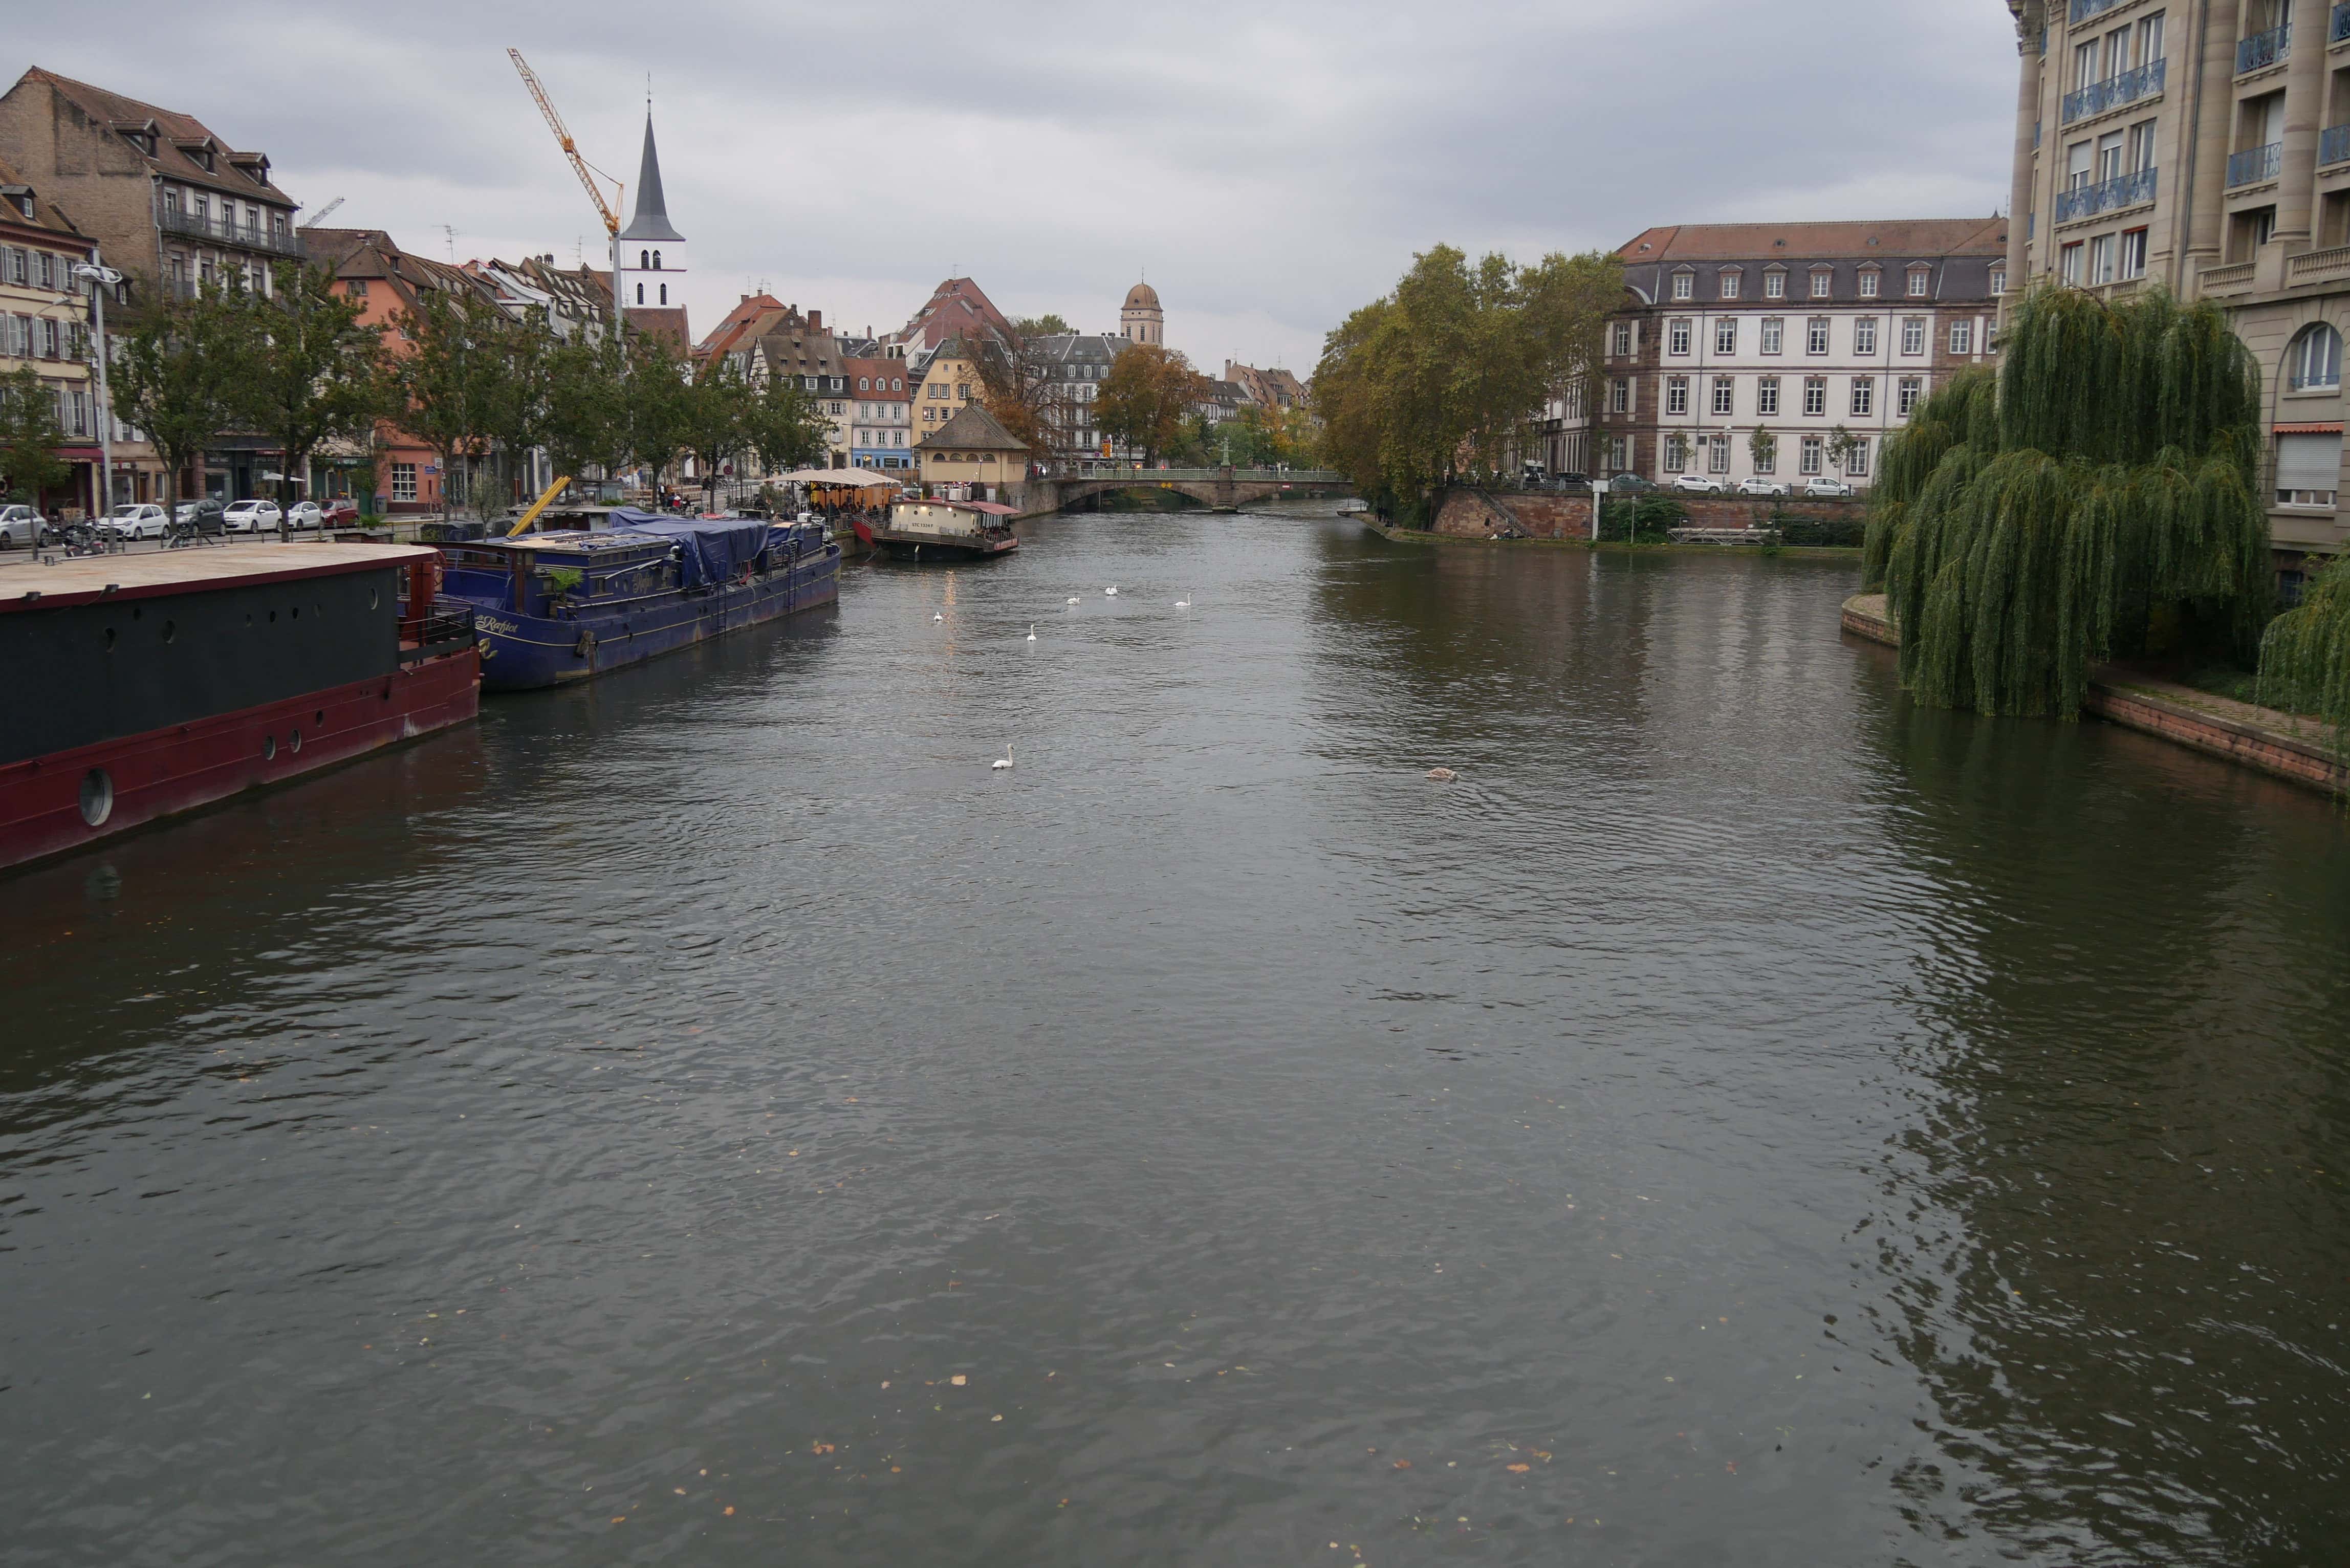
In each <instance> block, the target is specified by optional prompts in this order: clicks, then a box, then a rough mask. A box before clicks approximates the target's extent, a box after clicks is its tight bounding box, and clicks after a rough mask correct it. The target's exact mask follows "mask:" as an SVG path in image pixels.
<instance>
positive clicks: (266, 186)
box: [19, 66, 294, 207]
mask: <svg viewBox="0 0 2350 1568" xmlns="http://www.w3.org/2000/svg"><path fill="white" fill-rule="evenodd" d="M25 81H37V82H42V83H45V84H47V86H48V87H49V88H50V89H51V90H53V91H54V92H56V93H57V96H58V97H60V98H62V99H65V100H66V101H67V102H68V103H71V104H72V105H74V106H75V107H76V108H77V109H80V110H81V111H82V113H84V114H85V115H88V117H89V118H90V119H93V120H96V121H97V122H98V123H99V124H100V125H103V126H109V127H112V128H114V129H118V130H120V129H126V128H128V127H130V126H134V125H144V124H146V123H147V122H148V121H150V120H151V121H153V122H154V125H155V130H156V140H155V151H154V154H153V156H151V157H150V158H149V159H148V162H149V163H150V164H151V165H152V166H153V167H154V168H155V169H156V171H159V172H161V173H164V174H168V175H170V176H171V177H172V179H174V180H184V181H186V182H189V183H191V184H195V185H203V186H207V187H209V188H211V189H213V190H215V191H223V192H235V193H236V194H238V195H240V196H262V197H266V198H267V199H269V200H270V201H273V202H279V203H282V204H284V205H286V206H289V207H290V206H292V205H294V198H293V197H291V196H288V195H287V194H286V192H283V191H281V190H279V189H278V188H277V187H276V185H275V184H273V183H271V182H268V181H266V180H255V179H254V178H252V177H251V176H249V175H247V174H246V173H245V172H244V171H243V170H241V169H238V168H237V167H235V165H234V162H233V161H232V160H234V159H237V158H243V157H246V156H248V154H245V153H243V152H238V151H233V150H232V149H231V147H230V144H229V143H227V142H225V141H224V140H221V139H220V138H219V137H217V136H215V135H213V132H212V130H210V129H209V128H208V127H206V126H205V124H204V122H203V121H202V120H200V119H197V118H196V117H195V116H193V115H192V114H182V113H180V112H179V111H178V110H177V109H159V108H157V107H156V106H155V105H153V104H151V103H141V102H140V100H139V99H135V98H126V97H124V96H123V95H122V94H120V93H119V92H109V91H108V90H107V89H106V88H101V87H92V86H91V85H90V84H89V83H88V82H78V81H75V80H74V79H73V78H70V77H61V76H59V75H57V73H56V72H55V71H47V70H43V69H42V68H41V67H38V66H34V67H31V68H30V69H28V70H26V72H25V75H24V77H23V78H20V81H19V85H22V83H23V82H25ZM206 141H209V142H211V143H212V144H213V148H214V149H215V150H216V152H217V154H218V155H217V157H216V158H215V159H214V162H215V164H216V167H215V168H213V169H210V170H207V169H206V168H205V167H204V166H203V164H201V163H199V162H197V161H196V160H195V159H194V157H192V155H191V152H190V151H189V150H188V149H187V148H184V147H182V146H181V145H180V143H182V142H199V143H201V142H206ZM125 145H128V143H125Z"/></svg>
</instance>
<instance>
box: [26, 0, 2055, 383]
mask: <svg viewBox="0 0 2350 1568" xmlns="http://www.w3.org/2000/svg"><path fill="white" fill-rule="evenodd" d="M7 10H8V12H9V16H8V23H7V26H6V27H5V29H0V69H5V72H6V76H7V79H8V80H12V81H13V80H14V79H15V78H16V75H17V74H18V73H19V72H20V71H21V70H22V69H23V68H24V67H26V66H29V65H36V64H37V65H41V66H45V67H48V68H49V69H51V70H54V71H57V72H59V73H60V74H62V75H66V76H70V77H76V78H81V79H84V80H88V81H91V82H96V83H99V84H100V85H103V86H106V87H109V88H113V89H115V90H117V91H119V92H124V93H128V94H130V95H131V96H133V97H137V98H142V99H148V100H149V101H151V102H154V103H158V104H161V105H163V106H165V107H168V108H171V109H179V110H182V111H183V112H186V113H190V114H193V115H195V116H196V117H197V118H199V119H203V120H204V121H205V122H206V123H207V124H209V125H210V126H211V127H212V129H213V131H214V133H215V134H217V135H219V136H220V137H222V138H223V139H224V140H227V141H229V142H231V143H233V144H234V145H235V146H237V147H238V148H240V149H258V150H260V151H265V152H266V153H268V154H269V156H270V158H271V159H272V160H273V161H274V163H275V165H276V175H277V179H278V182H279V183H280V184H281V185H282V186H283V187H284V188H285V189H286V190H287V191H288V192H291V193H292V194H293V195H294V197H295V198H296V200H297V201H300V202H304V203H305V204H306V205H307V208H308V209H309V210H310V211H312V212H315V211H317V209H318V208H321V207H323V206H325V205H326V204H327V203H328V202H330V201H332V200H334V199H335V198H336V197H338V196H340V197H343V198H345V201H344V204H343V206H342V207H341V208H340V210H338V212H337V213H335V215H334V217H333V219H332V220H331V222H333V223H337V224H350V225H353V226H359V227H369V228H382V229H386V230H389V231H390V233H391V234H393V236H394V237H395V238H396V239H397V240H398V241H399V242H400V244H402V245H404V246H406V247H408V248H410V249H411V250H415V251H418V252H421V253H422V254H427V255H432V256H438V257H442V258H444V259H445V258H446V257H447V256H449V254H451V251H452V241H451V239H450V237H449V235H448V234H446V233H444V230H443V225H446V226H447V227H448V228H450V229H453V230H454V231H455V237H454V241H453V249H454V254H455V255H456V256H457V257H458V259H461V260H462V259H464V258H466V257H471V256H484V257H486V256H492V255H497V256H504V257H508V258H514V257H516V256H519V255H522V254H526V253H529V252H533V251H536V252H548V251H551V252H553V253H555V254H556V256H557V257H558V258H559V259H560V260H562V261H564V262H566V263H569V262H571V261H572V260H574V258H575V257H577V255H578V254H580V251H581V247H583V246H584V247H586V249H587V252H588V254H600V247H601V245H602V244H603V236H602V230H601V226H600V224H599V223H598V220H597V218H596V216H595V213H594V212H593V210H592V209H591V208H590V207H589V206H588V203H587V197H586V195H585V194H584V193H583V192H581V191H580V190H579V189H578V187H577V183H576V182H574V180H573V178H572V176H571V174H570V172H569V171H568V170H567V167H566V166H565V163H564V161H563V158H562V154H561V153H560V152H559V151H558V150H557V149H556V145H555V143H554V140H553V139H552V137H551V136H550V135H549V134H548V132H547V130H546V128H545V126H544V125H543V124H542V122H541V121H540V119H539V117H538V111H537V109H535V108H534V107H533V106H532V104H531V101H530V99H529V97H528V96H527V94H526V93H525V91H524V88H523V86H522V84H521V82H520V80H519V79H518V78H516V77H515V71H514V67H513V66H512V64H511V63H510V62H509V61H508V59H507V58H506V53H505V50H506V47H507V46H508V45H513V46H515V47H519V48H521V50H522V51H523V53H524V55H525V57H527V58H528V59H529V61H530V63H531V65H532V67H534V68H535V69H536V71H537V72H538V74H539V76H540V78H542V79H543V80H544V81H545V82H546V86H547V88H548V90H549V92H550V93H551V94H552V95H553V96H554V99H555V100H556V107H557V108H558V109H561V111H562V112H563V115H564V117H565V118H566V119H567V120H568V121H569V122H570V126H571V130H572V133H573V134H574V135H575V136H576V137H577V139H578V141H579V145H580V148H581V151H583V152H585V153H586V154H587V157H588V158H589V159H590V160H591V161H594V162H595V163H597V164H598V165H599V166H601V167H602V168H604V169H606V170H608V171H611V172H612V173H614V174H616V175H619V176H620V177H621V178H622V179H624V180H625V181H627V182H629V187H630V196H631V198H633V194H634V186H635V183H636V172H637V157H638V150H639V141H640V139H641V136H642V124H643V115H644V104H645V90H646V78H647V74H648V73H650V76H651V82H652V93H653V109H654V119H655V124H656V127H657V129H658V133H659V135H660V146H661V169H662V175H663V178H664V181H665V182H666V183H667V186H668V190H669V208H670V215H671V219H672V220H673V221H674V222H675V223H676V224H677V227H678V229H679V231H680V232H681V233H682V234H685V236H686V237H687V239H688V240H689V241H690V242H691V244H690V246H689V250H688V259H689V262H690V265H691V267H692V269H693V270H692V274H691V276H692V278H693V283H692V286H691V289H690V290H689V298H690V300H691V305H692V307H693V323H694V329H695V331H696V333H697V334H699V333H701V332H702V331H704V330H706V329H707V327H709V326H710V324H711V323H712V322H714V321H715V320H716V319H717V317H718V316H719V315H720V314H721V313H722V312H723V311H724V310H725V309H726V308H727V307H729V306H732V305H733V304H734V303H735V301H736V300H737V299H738V298H739V296H741V295H742V294H743V293H744V292H745V291H748V290H752V289H755V288H758V287H762V286H764V287H765V288H767V289H768V290H769V291H771V292H772V293H774V294H775V296H777V297H779V298H781V299H783V300H785V301H786V302H791V303H796V304H798V305H800V306H802V307H804V308H806V307H816V308H820V309H822V310H824V311H825V312H826V315H827V319H828V320H833V321H837V322H840V323H843V324H846V325H847V326H848V327H852V328H858V327H866V326H868V325H869V326H871V327H875V328H877V329H886V328H888V327H893V326H896V325H899V324H901V323H902V322H903V321H904V320H905V318H906V317H907V316H908V315H909V314H910V313H911V312H912V311H913V309H914V308H915V307H916V306H919V305H920V303H921V302H922V301H923V300H924V299H925V298H927V297H928V296H929V294H930V291H931V287H932V286H934V285H935V284H936V283H937V282H938V280H939V279H940V278H941V277H944V276H947V275H950V269H955V270H960V271H961V272H962V273H965V274H967V275H971V276H972V277H974V278H976V279H978V280H979V283H980V285H981V286H982V287H983V288H985V289H986V290H987V292H988V294H989V295H990V296H992V297H993V299H994V300H995V302H996V303H997V304H998V305H999V306H1002V307H1003V309H1004V310H1005V311H1006V312H1008V313H1010V314H1012V315H1015V316H1018V315H1025V314H1032V313H1036V312H1042V311H1046V310H1057V311H1059V312H1060V313H1061V314H1062V315H1063V316H1065V317H1068V318H1069V320H1070V321H1071V322H1072V323H1073V324H1074V325H1076V327H1078V328H1079V329H1081V330H1084V331H1102V330H1108V329H1113V328H1115V327H1116V326H1117V322H1118V304H1119V301H1120V300H1121V299H1122V298H1123V297H1124V296H1125V293H1126V290H1127V288H1128V286H1129V285H1131V284H1132V283H1133V282H1134V281H1135V279H1136V278H1137V277H1139V276H1142V275H1145V274H1147V275H1148V276H1149V280H1150V282H1151V284H1152V285H1153V286H1156V287H1157V288H1158V290H1159V295H1160V297H1161V298H1162V299H1163V300H1164V301H1165V303H1166V306H1167V312H1168V321H1167V337H1168V342H1169V343H1170V345H1172V346H1173V347H1176V348H1181V349H1184V350H1185V351H1187V352H1188V353H1189V354H1190V355H1191V358H1192V359H1193V360H1194V361H1195V362H1197V363H1199V364H1201V366H1202V367H1204V368H1210V369H1219V368H1221V366H1222V361H1223V360H1224V359H1225V358H1238V359H1244V360H1253V361H1254V362H1256V363H1259V364H1268V365H1269V364H1274V363H1280V364H1285V365H1287V366H1289V367H1290V368H1292V369H1296V370H1298V371H1299V372H1300V373H1301V374H1302V373H1305V372H1306V371H1308V370H1310V369H1311V368H1312V366H1313V362H1314V360H1315V357H1316V355H1317V354H1318V353H1319V351H1320V347H1321V341H1322V335H1323V334H1324V333H1325V332H1326V331H1327V330H1329V328H1330V327H1333V326H1335V325H1336V323H1337V322H1338V321H1339V320H1340V319H1341V318H1343V317H1344V316H1345V315H1346V314H1347V311H1349V310H1351V309H1353V308H1354V307H1355V306H1358V305H1360V304H1362V303H1364V302H1365V301H1367V300H1369V299H1371V298H1374V297H1376V296H1378V295H1379V294H1382V293H1384V292H1385V291H1386V290H1387V289H1388V286H1390V285H1391V284H1392V283H1393V282H1394V280H1395V278H1396V276H1397V275H1398V274H1399V273H1400V272H1401V271H1402V269H1403V268H1404V267H1405V266H1407V265H1409V262H1410V258H1411V255H1412V254H1413V253H1414V252H1415V251H1419V250H1424V249H1426V248H1427V247H1428V246H1429V245H1430V244H1435V243H1438V242H1440V241H1447V242H1450V243H1451V244H1456V245H1459V246H1461V247H1462V248H1463V249H1467V250H1470V251H1471V252H1472V253H1473V252H1477V251H1482V250H1492V249H1498V250H1502V251H1504V252H1506V253H1508V254H1511V255H1512V256H1514V257H1516V258H1519V259H1521V260H1531V259H1534V257H1536V256H1538V255H1540V254H1542V253H1544V252H1545V251H1549V250H1556V249H1564V250H1581V249H1586V248H1592V247H1613V246H1615V245H1617V244H1622V243H1623V242H1624V241H1625V240H1627V239H1628V238H1629V237H1630V236H1632V235H1633V234H1637V233H1638V232H1639V231H1640V230H1641V229H1643V228H1645V227H1647V226H1648V225H1650V224H1652V223H1706V222H1724V221H1736V220H1766V219H1779V220H1795V219H1806V218H1890V217H1952V216H1973V215H1977V214H1981V215H1984V216H1989V215H1990V214H1991V213H1995V212H1997V211H1999V210H2000V209H2001V208H2002V206H2003V205H2004V203H2005V201H2006V194H2007V168H2008V163H2009V158H2010V151H2011V147H2012V141H2011V138H2012V126H2013V116H2014V103H2015V69H2016V60H2015V43H2014V31H2013V26H2012V22H2011V20H2010V18H2009V16H2008V14H2007V10H2006V7H2005V6H2004V5H2002V4H2001V3H2000V0H1877V3H1875V4H1866V5H1863V4H1855V3H1853V0H1767V3H1764V4H1756V3H1754V0H1630V3H1627V0H1540V3H1532V0H1528V3H1516V0H1446V3H1443V4H1431V3H1430V0H1417V3H1413V4H1400V3H1390V0H1340V3H1326V0H1274V3H1273V4H1267V3H1266V0H1251V3H1247V4H1240V3H1234V0H1185V3H1184V4H1180V5H1175V4H1166V5H1149V6H1081V5H1073V4H1068V3H1066V0H1058V3H1055V0H968V3H964V4H952V5H841V4H837V3H835V4H828V5H805V4H801V3H799V0H658V3H657V0H626V3H624V0H567V3H566V4H563V5H519V4H512V3H509V0H465V3H463V4H459V3H456V0H407V3H406V4H403V5H398V6H396V7H393V8H391V9H390V10H386V9H384V8H383V7H380V6H374V5H369V6H360V5H348V4H345V3H338V0H328V3H327V4H323V5H322V4H320V3H319V0H299V3H290V4H289V3H282V0H272V3H248V0H206V3H205V4H202V5H190V4H188V3H187V0H168V3H166V0H111V3H110V4H109V5H105V6H102V7H92V6H86V5H30V4H26V5H8V6H7ZM33 177H34V178H35V179H36V180H37V179H38V178H39V175H38V173H37V171H35V172H34V173H33ZM623 216H624V217H625V216H626V213H625V212H624V213H623Z"/></svg>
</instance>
